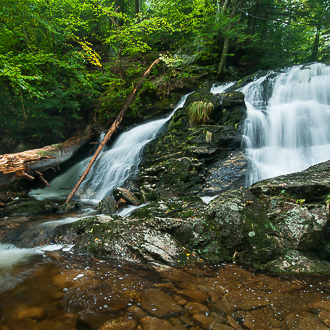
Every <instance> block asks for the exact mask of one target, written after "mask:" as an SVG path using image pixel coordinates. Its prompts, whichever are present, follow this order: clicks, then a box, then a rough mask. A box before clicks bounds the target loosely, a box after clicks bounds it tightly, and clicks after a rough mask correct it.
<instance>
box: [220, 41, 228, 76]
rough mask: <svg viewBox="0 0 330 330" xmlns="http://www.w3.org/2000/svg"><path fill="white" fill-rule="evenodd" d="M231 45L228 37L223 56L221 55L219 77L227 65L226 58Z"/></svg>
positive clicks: (224, 44)
mask: <svg viewBox="0 0 330 330" xmlns="http://www.w3.org/2000/svg"><path fill="white" fill-rule="evenodd" d="M229 44H230V38H229V37H226V38H225V41H224V43H223V49H222V54H221V60H220V63H219V66H218V77H219V76H220V75H221V73H222V71H223V69H224V67H225V64H226V58H227V54H228V50H229Z"/></svg>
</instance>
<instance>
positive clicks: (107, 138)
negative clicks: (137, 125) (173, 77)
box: [65, 59, 160, 203]
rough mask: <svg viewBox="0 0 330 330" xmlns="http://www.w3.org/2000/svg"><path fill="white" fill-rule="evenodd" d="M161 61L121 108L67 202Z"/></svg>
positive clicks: (148, 71)
mask: <svg viewBox="0 0 330 330" xmlns="http://www.w3.org/2000/svg"><path fill="white" fill-rule="evenodd" d="M159 62H160V60H159V59H157V60H156V61H154V62H153V63H152V64H151V65H150V67H149V68H148V70H147V71H146V72H145V73H144V75H143V76H142V78H141V80H140V81H139V83H138V84H137V85H136V87H135V88H134V90H133V92H132V94H131V95H130V96H129V97H128V98H127V100H126V102H125V104H124V106H123V108H122V109H121V111H120V112H119V114H118V116H117V118H116V120H115V121H114V122H113V124H112V125H111V127H110V129H109V130H108V133H107V134H106V135H105V137H104V139H103V141H102V142H101V144H100V145H99V147H98V148H97V150H96V151H95V153H94V156H93V157H92V159H91V160H90V162H89V164H88V166H87V168H86V170H85V171H84V173H83V174H82V176H81V177H80V179H79V181H78V182H77V184H76V185H75V187H74V188H73V189H72V191H71V193H70V195H69V196H68V198H67V200H66V202H65V203H68V202H69V201H70V200H71V199H72V197H73V195H74V194H75V193H76V191H77V190H78V188H79V186H80V184H81V183H82V182H83V181H84V179H85V178H86V176H87V174H88V173H89V171H90V169H91V168H92V166H93V164H94V162H95V160H96V159H97V157H98V155H99V154H100V152H101V150H102V149H103V147H104V146H105V145H106V143H107V142H108V141H109V140H110V137H111V136H112V134H113V132H114V131H115V130H116V129H117V128H118V126H119V124H120V123H121V121H122V120H123V117H124V116H125V114H126V112H127V110H128V108H129V106H130V105H131V104H132V103H133V101H134V99H135V97H136V94H137V91H138V90H139V89H140V88H141V87H142V86H143V83H144V81H145V80H146V78H147V77H148V76H149V74H150V72H151V69H152V68H153V66H154V65H157V64H158V63H159Z"/></svg>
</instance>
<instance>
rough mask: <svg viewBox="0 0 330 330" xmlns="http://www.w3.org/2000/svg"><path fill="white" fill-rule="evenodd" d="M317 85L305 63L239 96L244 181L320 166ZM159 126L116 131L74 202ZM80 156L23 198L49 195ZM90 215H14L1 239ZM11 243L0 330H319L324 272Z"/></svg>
mask: <svg viewBox="0 0 330 330" xmlns="http://www.w3.org/2000/svg"><path fill="white" fill-rule="evenodd" d="M329 79H330V69H329V67H326V66H325V65H322V64H312V65H309V66H306V67H302V66H297V67H294V68H289V69H286V70H284V71H283V72H281V73H274V72H269V73H268V74H267V75H266V76H264V77H261V78H259V79H257V80H255V81H253V82H251V83H250V84H248V85H247V86H245V87H244V88H242V91H243V92H244V93H245V94H246V101H247V107H248V118H247V120H246V124H245V131H244V144H245V146H246V150H247V151H246V152H247V156H248V157H249V159H250V162H251V172H250V175H249V177H248V179H247V180H248V183H249V184H251V183H253V182H255V181H258V180H260V179H263V178H267V177H271V176H274V175H278V174H285V173H289V172H293V171H298V170H302V169H304V168H306V167H308V166H310V165H312V164H315V163H317V162H320V161H323V160H327V159H329V158H330V129H329V127H330V106H329V104H330V93H329V86H330V80H329ZM232 85H233V84H229V85H224V86H221V87H220V88H217V89H216V88H214V89H213V90H212V92H223V91H224V90H226V89H228V88H230V87H231V86H232ZM269 88H270V89H269ZM185 99H186V97H185V98H183V99H182V100H181V102H180V103H179V104H178V106H177V107H176V109H177V108H179V107H181V106H183V104H184V102H185ZM169 118H170V117H168V118H165V119H161V120H157V121H152V122H149V123H147V124H144V125H140V126H137V127H135V128H133V129H132V130H130V131H128V132H125V133H123V134H121V135H120V136H119V137H118V138H117V140H116V141H115V142H114V144H113V146H112V147H111V148H110V149H107V150H104V152H102V154H101V155H100V158H99V160H98V161H97V163H96V164H94V166H93V169H92V171H91V173H90V174H89V175H88V177H87V180H86V181H85V183H84V184H83V185H82V186H81V187H80V189H79V192H78V195H77V197H78V198H79V199H82V200H86V201H89V202H90V201H92V202H94V204H95V202H98V201H99V200H101V199H102V198H104V197H105V196H107V195H108V194H111V192H112V190H113V188H115V187H118V186H121V185H122V184H123V183H124V182H125V181H126V180H127V179H128V178H129V177H130V176H131V175H132V174H134V173H135V172H136V170H137V167H138V164H139V159H140V155H141V150H142V148H143V146H144V145H145V144H146V143H148V142H149V141H150V140H151V139H153V138H155V137H156V136H157V134H159V132H160V131H161V129H162V127H164V124H165V123H166V122H167V121H168V120H169ZM89 160H90V158H87V159H85V160H84V161H82V162H80V163H78V164H76V165H74V166H73V167H72V168H70V169H69V170H68V171H67V172H66V173H64V174H62V175H61V176H59V177H57V178H56V179H55V180H53V181H52V182H51V188H47V189H38V190H34V191H33V192H32V193H31V194H32V195H33V196H34V197H36V198H39V199H44V198H59V196H60V195H63V194H64V190H63V188H72V187H73V186H74V184H75V183H76V182H77V180H78V178H79V176H80V175H81V174H82V172H83V171H84V169H85V167H86V166H87V164H88V162H89ZM127 212H129V211H127ZM94 213H95V210H93V208H90V209H85V210H84V211H83V213H82V214H70V215H65V216H61V217H59V216H58V215H50V216H47V217H46V216H43V217H38V218H34V219H32V218H31V219H25V220H24V226H23V225H22V226H19V227H18V230H17V232H15V231H14V230H13V231H12V234H13V233H14V234H15V235H16V237H17V238H18V240H19V239H20V237H23V236H24V235H26V234H27V233H29V234H30V235H32V236H33V230H37V231H41V230H43V231H44V232H45V233H47V231H48V230H54V228H55V227H56V226H59V225H61V224H62V223H68V222H72V221H76V220H77V219H80V218H82V217H87V216H89V215H92V214H94ZM14 221H16V220H15V219H14ZM17 221H22V219H17ZM31 227H33V230H32V229H29V228H31ZM9 235H10V233H9ZM20 235H21V236H20ZM17 246H19V244H17ZM17 246H15V245H12V244H7V243H0V330H16V329H17V330H25V329H29V330H30V329H40V330H43V329H47V330H57V329H63V330H72V329H79V330H91V329H95V330H96V329H102V330H109V329H128V330H129V329H132V330H133V329H139V330H146V329H156V328H157V329H175V330H184V329H194V330H200V329H213V330H215V329H222V330H225V329H226V330H230V329H232V330H233V329H262V330H267V329H313V330H314V329H321V330H322V329H329V327H328V326H329V325H330V314H329V311H330V304H329V299H330V285H329V283H330V282H329V276H321V275H310V276H298V275H297V276H293V275H292V276H275V275H274V274H273V275H272V274H263V273H260V272H258V271H256V270H253V269H250V268H247V267H245V266H244V265H239V264H237V263H236V264H209V263H204V262H200V263H198V264H194V265H191V266H189V267H186V268H183V269H176V268H171V267H167V266H161V265H157V264H150V265H142V264H138V263H121V262H117V261H114V260H109V259H102V258H92V257H86V256H79V255H76V254H73V253H72V252H71V251H70V246H56V245H48V246H36V247H34V248H30V249H26V248H23V247H22V248H18V247H17ZM104 324H106V325H104Z"/></svg>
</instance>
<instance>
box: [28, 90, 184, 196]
mask: <svg viewBox="0 0 330 330" xmlns="http://www.w3.org/2000/svg"><path fill="white" fill-rule="evenodd" d="M188 95H189V94H187V95H185V96H183V97H182V98H181V100H180V102H179V103H178V104H177V105H176V107H175V109H174V110H173V112H172V113H171V114H170V115H169V116H168V117H167V118H164V119H159V120H154V121H151V122H148V123H146V124H143V125H140V126H137V127H135V128H133V129H131V130H129V131H127V132H124V133H122V134H121V135H120V136H119V137H118V138H117V139H116V141H115V143H114V145H113V146H112V148H111V149H109V150H106V151H104V152H103V153H102V154H100V155H99V158H98V159H97V161H96V162H95V163H94V165H93V167H92V169H91V171H90V172H89V174H88V175H87V177H86V179H85V180H84V182H83V183H82V184H81V186H80V187H79V189H78V191H77V193H76V195H75V196H77V197H78V198H80V199H88V200H96V201H99V200H101V199H102V198H104V197H105V196H107V195H109V194H110V193H111V192H112V190H113V189H114V188H116V187H120V186H122V185H123V184H124V182H125V181H126V180H127V179H128V177H129V176H130V175H132V174H134V172H136V170H137V168H138V165H139V163H140V158H141V151H142V149H143V147H144V146H145V145H146V144H147V143H148V142H149V141H151V140H153V139H154V138H155V137H156V136H157V135H158V134H159V132H160V130H161V129H162V127H163V126H164V125H165V123H166V122H167V121H168V120H169V119H170V118H171V117H172V115H173V114H174V112H175V111H176V110H177V109H179V108H181V107H183V105H184V103H185V101H186V99H187V97H188ZM90 159H91V157H89V158H87V159H85V160H83V161H81V162H79V163H77V164H76V165H74V166H73V167H71V168H70V169H69V170H68V171H67V172H65V173H63V174H62V175H60V176H58V177H56V178H55V179H54V180H53V181H51V182H50V185H51V186H50V187H49V188H48V187H47V188H43V189H36V190H33V191H31V193H30V195H31V196H33V197H36V198H39V199H44V198H54V197H56V198H58V197H59V196H61V195H63V194H65V193H67V192H70V190H68V191H66V190H63V189H66V188H68V189H72V188H73V187H74V185H75V184H76V183H77V181H78V180H79V177H80V176H81V175H82V173H83V171H84V170H85V169H86V167H87V165H88V163H89V161H90Z"/></svg>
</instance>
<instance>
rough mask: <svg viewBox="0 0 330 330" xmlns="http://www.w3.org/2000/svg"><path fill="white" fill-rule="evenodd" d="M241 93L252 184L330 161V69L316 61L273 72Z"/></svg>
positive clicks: (249, 179)
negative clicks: (245, 109) (245, 117)
mask: <svg viewBox="0 0 330 330" xmlns="http://www.w3.org/2000/svg"><path fill="white" fill-rule="evenodd" d="M241 90H242V92H243V93H244V94H245V97H246V104H247V113H248V117H247V120H246V122H245V129H244V138H245V139H244V147H245V149H246V154H247V156H248V158H249V160H250V165H251V169H250V171H249V175H248V178H247V184H248V185H250V184H252V183H254V182H257V181H260V180H262V179H266V178H270V177H274V176H278V175H282V174H288V173H293V172H298V171H302V170H304V169H306V168H308V167H309V166H311V165H314V164H317V163H320V162H323V161H326V160H329V159H330V129H329V128H330V93H329V90H330V67H329V66H326V65H325V64H321V63H313V64H310V65H305V66H302V65H301V66H296V67H293V68H287V69H285V70H284V72H281V73H275V72H272V71H270V72H268V74H266V75H265V76H263V77H261V78H259V79H257V80H255V81H253V82H251V83H250V84H248V85H247V86H245V87H243V88H242V89H241Z"/></svg>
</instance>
